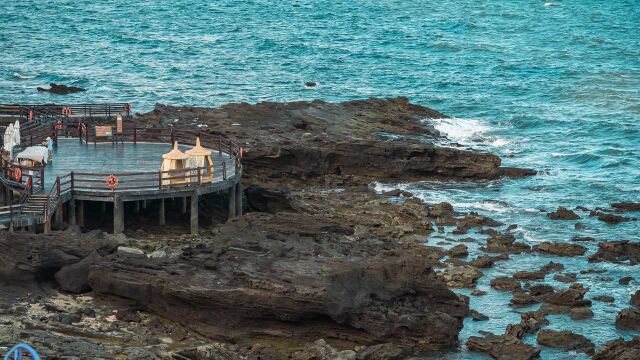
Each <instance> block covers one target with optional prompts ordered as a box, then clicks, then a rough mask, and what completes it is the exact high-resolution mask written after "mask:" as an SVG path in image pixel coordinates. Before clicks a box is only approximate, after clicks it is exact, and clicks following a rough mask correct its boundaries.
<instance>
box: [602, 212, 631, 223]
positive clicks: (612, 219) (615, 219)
mask: <svg viewBox="0 0 640 360" xmlns="http://www.w3.org/2000/svg"><path fill="white" fill-rule="evenodd" d="M592 216H597V217H598V220H600V221H604V222H606V223H609V224H619V223H623V222H627V221H636V220H638V219H636V218H628V217H624V216H620V215H615V214H609V213H604V212H601V211H594V212H592Z"/></svg>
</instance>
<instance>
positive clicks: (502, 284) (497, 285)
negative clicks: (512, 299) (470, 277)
mask: <svg viewBox="0 0 640 360" xmlns="http://www.w3.org/2000/svg"><path fill="white" fill-rule="evenodd" d="M491 287H492V288H494V289H496V290H499V291H514V290H516V289H520V281H519V280H517V279H514V278H511V277H508V276H500V277H497V278H495V279H491Z"/></svg>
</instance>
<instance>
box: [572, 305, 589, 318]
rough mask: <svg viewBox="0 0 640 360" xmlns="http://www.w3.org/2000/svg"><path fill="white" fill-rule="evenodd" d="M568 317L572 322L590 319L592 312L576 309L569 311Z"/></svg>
mask: <svg viewBox="0 0 640 360" xmlns="http://www.w3.org/2000/svg"><path fill="white" fill-rule="evenodd" d="M570 316H571V319H573V320H584V319H590V318H592V317H593V311H591V309H589V308H586V307H577V308H573V309H571V312H570Z"/></svg>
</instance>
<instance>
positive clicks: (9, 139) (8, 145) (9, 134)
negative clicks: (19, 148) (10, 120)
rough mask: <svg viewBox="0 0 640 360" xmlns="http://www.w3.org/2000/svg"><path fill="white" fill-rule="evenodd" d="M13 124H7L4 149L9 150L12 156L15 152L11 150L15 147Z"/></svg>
mask: <svg viewBox="0 0 640 360" xmlns="http://www.w3.org/2000/svg"><path fill="white" fill-rule="evenodd" d="M13 140H14V137H13V124H9V126H7V130H6V131H5V132H4V149H5V150H6V151H8V152H9V154H10V156H12V155H13V154H12V153H11V150H12V149H13Z"/></svg>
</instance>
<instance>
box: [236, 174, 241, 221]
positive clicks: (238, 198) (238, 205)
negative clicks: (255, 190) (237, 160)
mask: <svg viewBox="0 0 640 360" xmlns="http://www.w3.org/2000/svg"><path fill="white" fill-rule="evenodd" d="M235 191H236V199H235V200H236V205H235V206H236V216H242V182H240V181H238V183H237V184H236V186H235Z"/></svg>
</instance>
